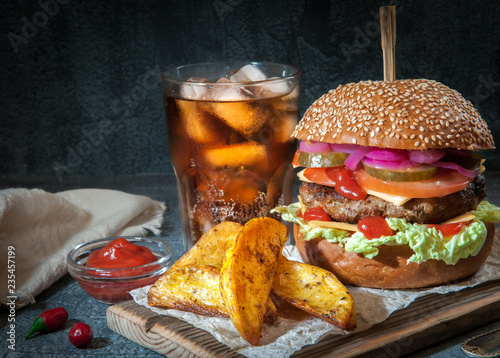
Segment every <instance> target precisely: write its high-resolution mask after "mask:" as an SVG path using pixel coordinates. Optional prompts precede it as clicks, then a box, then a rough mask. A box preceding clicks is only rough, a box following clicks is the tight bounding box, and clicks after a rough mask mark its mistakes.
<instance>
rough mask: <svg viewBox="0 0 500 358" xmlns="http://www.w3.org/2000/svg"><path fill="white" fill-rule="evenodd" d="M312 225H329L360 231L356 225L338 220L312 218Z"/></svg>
mask: <svg viewBox="0 0 500 358" xmlns="http://www.w3.org/2000/svg"><path fill="white" fill-rule="evenodd" d="M308 224H309V225H311V226H312V227H327V228H333V229H340V230H345V231H358V228H357V227H356V225H353V224H347V223H341V222H337V221H319V220H311V221H309V222H308Z"/></svg>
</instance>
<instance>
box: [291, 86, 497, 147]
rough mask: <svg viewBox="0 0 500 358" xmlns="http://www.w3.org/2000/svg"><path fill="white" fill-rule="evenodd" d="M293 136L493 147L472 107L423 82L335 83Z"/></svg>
mask: <svg viewBox="0 0 500 358" xmlns="http://www.w3.org/2000/svg"><path fill="white" fill-rule="evenodd" d="M292 136H293V137H295V138H297V139H300V140H314V141H320V142H327V143H349V144H359V145H363V146H374V147H384V148H395V149H420V150H423V149H431V148H456V149H464V150H481V149H493V148H494V142H493V137H492V135H491V132H490V131H489V129H488V127H487V124H486V122H485V121H484V120H483V119H482V118H481V116H480V115H479V113H478V111H477V110H476V109H475V108H474V107H473V106H472V104H471V103H470V102H469V101H467V100H466V99H465V98H464V97H462V96H461V95H460V94H459V93H458V92H457V91H455V90H452V89H450V88H449V87H447V86H445V85H443V84H442V83H439V82H436V81H432V80H426V79H417V80H398V81H394V82H385V81H363V82H358V83H349V84H346V85H340V86H339V87H337V89H335V90H331V91H329V92H328V93H326V94H324V95H323V96H321V97H320V98H319V99H317V100H316V101H315V102H314V103H313V104H312V105H311V107H309V109H308V110H307V111H306V113H305V114H304V117H303V118H302V120H301V121H300V123H299V124H298V125H297V127H296V128H295V130H294V132H293V134H292Z"/></svg>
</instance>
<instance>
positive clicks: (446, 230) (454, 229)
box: [426, 220, 472, 237]
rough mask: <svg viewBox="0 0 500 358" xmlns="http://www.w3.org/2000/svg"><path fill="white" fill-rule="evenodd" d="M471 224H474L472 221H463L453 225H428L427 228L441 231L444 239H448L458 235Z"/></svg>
mask: <svg viewBox="0 0 500 358" xmlns="http://www.w3.org/2000/svg"><path fill="white" fill-rule="evenodd" d="M470 223H472V220H470V221H462V222H458V223H451V224H426V226H427V227H429V228H435V229H437V230H439V231H441V234H443V237H448V236H454V235H456V234H458V233H459V232H460V231H461V230H462V228H463V227H464V226H467V225H469V224H470Z"/></svg>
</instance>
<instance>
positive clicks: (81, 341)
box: [68, 322, 93, 348]
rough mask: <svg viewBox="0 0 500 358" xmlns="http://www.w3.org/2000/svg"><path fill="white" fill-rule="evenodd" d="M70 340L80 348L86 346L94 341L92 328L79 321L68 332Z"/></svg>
mask: <svg viewBox="0 0 500 358" xmlns="http://www.w3.org/2000/svg"><path fill="white" fill-rule="evenodd" d="M68 338H69V341H70V342H71V344H72V345H74V346H75V347H78V348H83V347H86V346H88V345H89V344H90V342H92V338H93V332H92V328H91V327H90V326H89V325H88V324H86V323H83V322H78V323H75V324H74V325H73V327H71V329H70V330H69V334H68Z"/></svg>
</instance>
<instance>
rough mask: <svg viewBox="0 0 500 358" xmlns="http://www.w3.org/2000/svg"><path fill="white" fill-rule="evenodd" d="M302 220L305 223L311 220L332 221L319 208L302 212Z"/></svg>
mask: <svg viewBox="0 0 500 358" xmlns="http://www.w3.org/2000/svg"><path fill="white" fill-rule="evenodd" d="M304 220H306V221H312V220H319V221H332V219H331V218H330V215H328V214H327V213H326V211H325V210H324V209H323V208H322V207H321V206H318V207H315V208H309V209H307V210H306V211H305V212H304Z"/></svg>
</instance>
